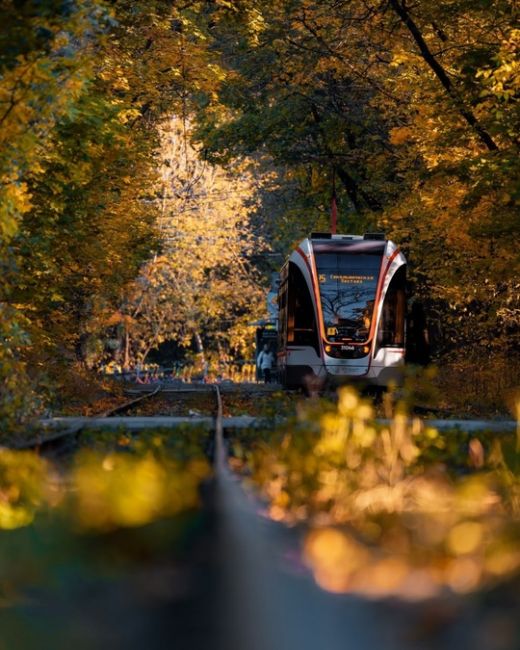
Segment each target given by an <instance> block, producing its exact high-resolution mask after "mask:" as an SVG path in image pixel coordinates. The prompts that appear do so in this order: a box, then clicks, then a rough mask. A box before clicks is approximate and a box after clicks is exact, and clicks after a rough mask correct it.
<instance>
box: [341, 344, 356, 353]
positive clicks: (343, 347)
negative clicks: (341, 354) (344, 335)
mask: <svg viewBox="0 0 520 650" xmlns="http://www.w3.org/2000/svg"><path fill="white" fill-rule="evenodd" d="M341 349H342V350H345V351H347V352H354V350H355V349H356V348H355V347H354V346H353V345H342V346H341Z"/></svg>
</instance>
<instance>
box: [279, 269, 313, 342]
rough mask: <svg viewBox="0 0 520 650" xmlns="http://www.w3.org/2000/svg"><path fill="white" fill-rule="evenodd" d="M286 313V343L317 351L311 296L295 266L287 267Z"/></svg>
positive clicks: (301, 274)
mask: <svg viewBox="0 0 520 650" xmlns="http://www.w3.org/2000/svg"><path fill="white" fill-rule="evenodd" d="M287 307H288V313H287V342H288V343H289V344H292V345H312V346H313V347H314V348H316V350H317V349H318V328H317V326H316V318H315V316H314V306H313V304H312V299H311V295H310V292H309V289H308V287H307V283H306V282H305V278H304V277H303V273H302V272H301V271H300V269H299V268H298V267H297V266H296V264H292V263H291V264H290V266H289V301H288V305H287Z"/></svg>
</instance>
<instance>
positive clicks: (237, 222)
mask: <svg viewBox="0 0 520 650" xmlns="http://www.w3.org/2000/svg"><path fill="white" fill-rule="evenodd" d="M160 153H161V157H162V166H161V170H160V175H161V183H160V185H159V187H158V189H157V194H156V198H155V200H154V203H156V204H158V206H159V209H160V218H159V222H158V227H159V231H160V236H161V240H162V246H161V251H160V252H159V253H158V254H157V255H156V256H155V257H154V259H153V260H151V261H149V262H148V263H146V264H145V265H144V267H143V269H142V272H141V274H140V276H139V277H138V279H137V281H136V282H135V284H134V286H133V291H132V293H131V294H130V296H129V300H128V301H127V302H126V303H125V305H124V307H123V309H122V310H121V312H120V313H121V316H120V320H121V322H123V323H125V330H126V331H127V332H128V333H129V335H130V336H131V339H132V345H131V350H132V357H133V359H134V360H135V361H136V362H140V363H142V362H144V360H145V359H146V357H147V355H148V353H149V352H150V350H151V349H152V348H154V347H157V346H158V345H159V344H160V343H162V342H163V341H165V340H168V339H169V340H176V341H178V342H180V343H181V344H182V345H184V346H185V347H189V346H190V344H191V341H192V340H193V339H195V340H197V341H198V342H199V347H200V351H202V349H203V347H202V346H203V345H204V346H207V347H208V348H209V350H210V351H212V352H213V353H217V352H222V351H225V352H226V353H227V352H229V351H232V352H234V353H238V354H240V353H241V354H244V353H245V352H246V350H247V347H248V345H250V339H251V336H250V330H249V329H248V322H250V321H251V320H254V318H255V317H258V316H259V315H260V314H261V313H262V308H263V290H262V288H261V286H260V279H259V277H258V274H257V273H256V272H255V269H254V268H253V267H252V265H251V264H250V262H249V259H250V257H251V255H253V254H254V253H255V254H258V253H259V252H261V251H263V250H264V248H265V244H264V242H263V241H262V239H261V238H259V237H257V236H255V234H254V232H252V231H251V227H250V215H251V212H252V210H253V209H254V207H255V203H256V197H255V192H256V190H257V187H258V184H259V181H258V179H257V178H256V177H255V175H254V173H253V172H252V171H251V169H250V166H248V165H247V163H246V162H244V161H243V162H241V163H237V164H235V165H233V166H230V167H227V168H223V167H220V166H215V165H212V164H210V163H208V162H207V161H205V160H204V159H203V158H202V157H201V156H200V152H199V151H197V149H195V148H194V147H193V146H192V145H191V144H190V141H189V124H185V123H184V121H183V120H182V119H181V118H179V117H172V118H170V119H168V120H166V121H165V122H164V123H163V127H162V145H161V150H160Z"/></svg>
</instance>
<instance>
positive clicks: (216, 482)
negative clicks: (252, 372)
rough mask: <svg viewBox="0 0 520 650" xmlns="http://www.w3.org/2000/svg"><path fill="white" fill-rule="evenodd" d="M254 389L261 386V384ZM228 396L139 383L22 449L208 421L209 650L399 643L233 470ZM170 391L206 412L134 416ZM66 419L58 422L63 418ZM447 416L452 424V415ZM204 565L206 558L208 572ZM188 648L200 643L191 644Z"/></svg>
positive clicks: (382, 618) (391, 621) (390, 624)
mask: <svg viewBox="0 0 520 650" xmlns="http://www.w3.org/2000/svg"><path fill="white" fill-rule="evenodd" d="M235 390H236V388H235ZM250 390H253V389H250ZM254 390H256V391H257V392H260V391H261V390H262V389H254ZM231 395H232V390H231V387H225V388H224V390H223V389H222V387H220V386H218V385H202V386H201V385H194V386H185V387H181V388H175V389H174V388H172V387H168V388H166V387H164V386H156V387H154V388H153V389H150V388H149V387H145V388H143V389H142V390H140V391H136V390H134V391H133V392H132V393H131V395H130V396H131V399H129V400H128V401H126V402H125V403H124V404H122V405H120V406H118V407H116V408H114V409H111V410H109V411H105V412H103V413H100V414H98V415H97V416H96V417H93V418H79V419H78V418H76V419H75V420H74V421H72V420H70V419H69V420H66V422H67V425H66V427H65V428H64V429H63V430H61V431H56V432H53V431H51V430H49V433H48V435H47V436H45V437H44V438H41V437H40V438H38V439H36V438H35V439H33V440H31V441H28V442H26V443H24V444H22V445H19V446H18V447H17V448H19V449H37V450H38V451H39V452H40V453H42V454H45V455H51V456H61V455H65V454H70V453H72V452H74V451H75V449H77V447H78V445H80V444H81V433H82V431H84V430H85V429H87V428H88V429H92V428H97V427H99V428H102V429H103V428H106V427H107V426H108V423H110V422H112V423H113V426H114V427H120V426H121V425H123V426H124V427H125V428H134V429H136V430H139V429H146V428H149V427H153V428H157V427H158V426H159V427H161V426H164V427H167V428H173V427H175V426H176V425H177V424H178V423H181V422H189V423H192V424H198V423H201V422H204V423H205V424H206V425H207V429H208V435H209V436H210V437H211V439H212V445H210V447H211V453H210V456H211V460H212V464H213V478H212V479H211V481H210V482H209V483H208V484H207V485H206V486H204V493H205V494H204V499H203V502H204V503H203V511H204V513H205V514H204V516H205V517H207V518H208V519H209V520H211V522H212V523H211V526H210V529H209V533H206V535H207V536H208V537H209V538H211V545H212V547H213V548H212V557H211V559H210V560H209V561H208V563H209V565H210V566H209V571H210V573H212V574H213V581H214V586H213V587H212V589H214V591H215V593H212V595H211V597H208V596H207V594H206V591H205V590H206V588H207V587H206V581H207V576H206V574H205V573H204V572H202V575H201V577H200V585H199V587H198V589H199V591H200V593H199V594H198V595H197V596H196V601H195V603H196V604H195V606H194V611H197V612H199V611H200V616H205V615H206V613H205V612H203V611H201V608H202V606H207V605H208V603H209V604H210V606H211V607H213V608H214V609H215V611H214V612H213V613H212V616H213V617H214V618H215V619H216V620H215V623H214V624H213V623H212V629H211V631H210V632H207V635H208V639H207V641H208V642H207V644H206V647H217V648H221V650H243V649H244V648H248V650H292V648H298V649H299V650H315V649H316V648H326V649H327V650H343V648H344V647H345V639H350V643H351V645H352V647H356V649H359V650H372V649H373V648H375V647H379V646H381V645H384V646H385V648H388V649H389V650H394V649H395V650H398V649H399V650H402V648H403V647H404V646H403V644H402V643H401V640H400V639H399V638H398V637H396V636H395V634H394V635H393V636H392V630H394V627H395V625H396V621H395V617H394V615H393V614H392V613H390V615H389V613H388V611H384V610H381V609H378V610H377V613H376V609H375V606H374V605H372V604H370V603H367V602H366V601H363V600H361V599H355V598H352V597H349V596H338V595H337V594H331V593H327V592H326V591H324V590H322V589H320V588H319V587H318V586H317V585H316V583H315V581H314V578H313V576H312V575H311V573H310V571H309V570H308V569H307V568H306V567H304V566H303V565H302V563H301V562H300V561H296V560H295V559H294V558H296V557H299V556H300V554H301V547H300V544H301V540H300V537H299V532H298V531H297V530H296V529H289V528H287V527H286V526H284V525H281V524H279V523H276V522H273V521H271V520H270V519H268V518H267V517H264V516H263V514H262V513H263V511H264V504H263V503H261V502H260V501H259V499H258V497H257V496H256V494H255V493H254V492H253V491H252V490H249V489H248V488H247V486H244V483H243V480H242V478H241V477H239V476H237V475H236V474H235V473H234V472H233V471H232V470H231V469H230V465H229V462H228V449H227V441H226V437H225V433H226V429H229V428H238V427H239V425H240V418H237V419H236V420H235V421H233V420H232V418H229V417H226V415H225V413H226V401H228V402H229V401H230V400H231ZM165 396H168V398H169V399H177V398H179V399H180V398H183V397H185V398H187V396H191V398H193V399H194V401H195V402H198V403H199V404H200V405H202V403H203V401H204V403H205V405H206V407H207V410H208V413H204V414H197V415H194V416H188V417H181V416H179V417H177V418H176V417H175V416H171V417H168V416H163V417H154V416H144V417H143V416H139V415H135V414H134V415H132V413H136V412H137V411H138V410H139V409H140V408H142V407H143V405H146V406H147V407H150V408H151V409H152V410H153V409H154V408H155V406H154V405H157V404H160V402H159V400H161V399H163V398H165ZM154 400H156V401H154ZM201 410H202V409H201ZM209 411H210V412H209ZM253 420H255V418H250V419H249V420H247V421H246V420H243V419H242V422H244V426H245V425H246V424H247V423H248V426H250V425H251V422H252V421H253ZM64 422H65V420H63V419H61V423H62V424H63V423H64ZM444 423H445V424H446V426H449V427H453V426H454V422H453V421H444ZM459 424H460V423H459ZM467 424H468V423H467V422H466V423H465V425H466V427H467ZM507 425H508V426H507V427H505V426H504V423H500V424H499V425H498V426H500V428H501V429H504V428H510V427H511V426H512V427H514V426H516V424H515V423H507ZM474 426H485V427H486V428H488V429H489V428H490V427H491V426H497V423H489V422H487V423H480V424H479V423H476V424H474ZM207 568H208V566H207V565H204V571H206V569H207ZM374 615H377V616H378V629H377V631H376V630H374V626H373V618H374ZM399 615H400V616H401V618H402V621H400V622H399V623H398V625H399V626H400V629H401V630H403V629H405V626H406V622H405V617H404V616H403V615H402V612H401V611H400V614H399ZM183 629H184V628H183ZM213 634H215V635H217V637H219V638H220V645H218V642H217V645H216V646H215V643H213V642H210V641H209V638H210V636H211V635H213ZM211 638H212V639H213V637H211ZM183 647H198V646H195V645H194V646H190V645H189V644H186V646H183Z"/></svg>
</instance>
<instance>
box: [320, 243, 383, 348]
mask: <svg viewBox="0 0 520 650" xmlns="http://www.w3.org/2000/svg"><path fill="white" fill-rule="evenodd" d="M316 267H317V270H318V281H319V286H320V297H321V307H322V311H323V321H324V326H325V335H326V337H327V339H328V340H329V341H332V342H335V341H353V342H356V343H358V342H359V343H363V342H364V341H367V340H368V337H369V333H370V325H371V323H372V317H373V311H374V303H375V298H376V289H377V280H378V277H379V269H380V267H381V256H380V255H367V254H357V255H356V254H352V253H351V254H348V253H318V254H316Z"/></svg>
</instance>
